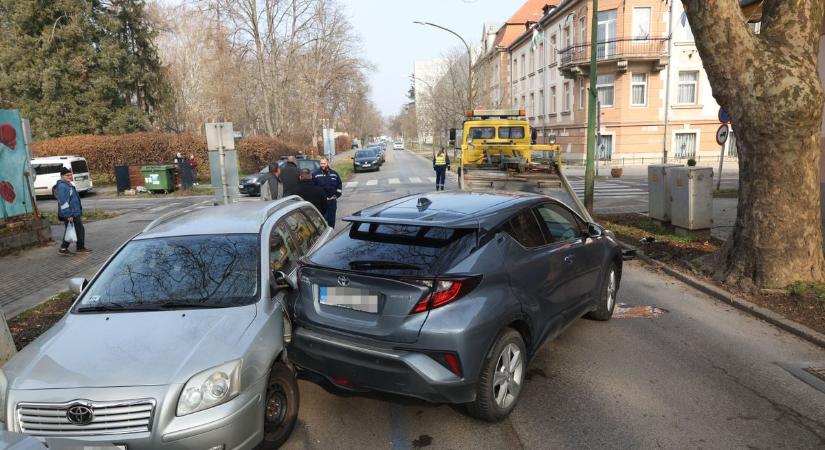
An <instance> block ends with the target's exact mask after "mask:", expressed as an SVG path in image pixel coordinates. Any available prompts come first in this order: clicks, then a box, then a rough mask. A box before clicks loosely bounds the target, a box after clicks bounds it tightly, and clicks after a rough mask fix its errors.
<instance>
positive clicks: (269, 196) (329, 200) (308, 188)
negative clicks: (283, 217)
mask: <svg viewBox="0 0 825 450" xmlns="http://www.w3.org/2000/svg"><path fill="white" fill-rule="evenodd" d="M320 166H321V167H320V168H319V169H316V170H314V171H310V170H309V169H303V170H302V169H299V168H298V164H297V162H296V161H295V157H293V156H290V157H289V158H287V160H286V162H285V163H284V165H283V166H281V165H279V164H278V163H277V162H276V163H273V164H270V165H269V173H267V174H266V176H265V177H263V178H262V179H261V199H262V200H276V199H279V198H283V197H286V196H289V195H297V196H299V197H301V198H302V199H304V200H306V201H308V202H310V203H312V205H313V206H315V207H316V208H317V209H318V211H320V212H321V214H323V215H324V219H326V221H327V224H329V226H330V227H335V214H336V212H337V210H338V198H339V197H341V194H342V193H343V185H342V183H341V176H340V175H338V172H336V171H335V170H333V169H332V168H331V167H330V166H329V160H328V159H327V158H321V161H320Z"/></svg>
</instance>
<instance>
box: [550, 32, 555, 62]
mask: <svg viewBox="0 0 825 450" xmlns="http://www.w3.org/2000/svg"><path fill="white" fill-rule="evenodd" d="M555 62H556V35H555V34H554V35H552V36H550V64H555Z"/></svg>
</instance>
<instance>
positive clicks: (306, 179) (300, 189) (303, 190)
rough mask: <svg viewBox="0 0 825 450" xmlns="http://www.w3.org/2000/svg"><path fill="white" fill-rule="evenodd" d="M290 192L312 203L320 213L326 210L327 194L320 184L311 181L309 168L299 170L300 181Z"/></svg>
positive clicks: (322, 213)
mask: <svg viewBox="0 0 825 450" xmlns="http://www.w3.org/2000/svg"><path fill="white" fill-rule="evenodd" d="M292 193H293V194H294V195H297V196H299V197H301V198H302V199H304V200H306V201H308V202H310V203H312V205H313V206H315V208H316V209H318V211H319V212H320V213H321V215H324V214H325V213H326V212H327V195H326V193H325V192H324V189H323V188H322V187H321V186H316V185H315V183H313V182H312V172H310V170H309V169H304V170H302V171H301V182H300V183H298V186H296V187H295V189H294V190H293V191H292ZM324 217H326V216H324Z"/></svg>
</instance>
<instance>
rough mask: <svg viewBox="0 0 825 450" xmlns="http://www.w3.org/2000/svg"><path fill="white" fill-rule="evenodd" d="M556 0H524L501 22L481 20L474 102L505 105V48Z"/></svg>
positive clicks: (507, 100)
mask: <svg viewBox="0 0 825 450" xmlns="http://www.w3.org/2000/svg"><path fill="white" fill-rule="evenodd" d="M557 3H558V2H557V1H548V0H527V1H526V2H524V4H522V5H521V7H520V8H519V9H518V10H517V11H516V12H515V13H513V15H512V16H511V17H510V18H509V19H508V20H507V21H506V22H505V23H503V24H498V25H497V26H496V25H491V24H485V26H484V31H483V33H482V37H481V44H482V45H481V55H480V56H479V57H478V59H477V60H476V61H475V62H474V64H473V74H474V76H473V78H474V82H475V86H476V88H475V95H474V97H475V99H474V100H475V104H476V105H478V106H480V107H484V108H509V107H512V106H513V105H512V104H511V103H510V86H511V83H510V70H511V67H510V57H509V50H508V48H509V47H510V45H512V43H513V42H514V41H515V40H516V39H518V38H519V37H520V36H521V35H522V34H524V32H525V30H527V27H528V26H529V24H531V23H536V22H538V21H539V20H540V19H541V18H542V17H543V16H544V15H545V14H546V12H547V11H548V10H549V9H550V8H551V7H554V6H555V5H556V4H557Z"/></svg>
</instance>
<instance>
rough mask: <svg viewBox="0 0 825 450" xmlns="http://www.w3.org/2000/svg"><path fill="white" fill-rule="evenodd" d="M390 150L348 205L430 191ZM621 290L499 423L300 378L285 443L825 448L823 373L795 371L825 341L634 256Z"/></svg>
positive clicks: (537, 369) (823, 360) (559, 350)
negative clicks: (609, 315)
mask: <svg viewBox="0 0 825 450" xmlns="http://www.w3.org/2000/svg"><path fill="white" fill-rule="evenodd" d="M388 154H389V158H390V159H389V161H388V162H387V164H385V166H384V167H383V168H382V169H381V171H380V172H374V173H364V174H358V175H355V177H354V178H353V180H352V183H353V184H350V187H348V188H347V187H345V189H344V197H343V199H342V200H341V204H340V206H339V211H341V212H342V215H343V214H347V213H351V212H353V211H356V210H358V209H360V208H362V207H365V206H369V205H372V204H375V203H378V202H381V201H386V200H389V199H392V198H395V197H398V196H401V195H405V194H408V193H418V192H427V191H430V190H432V189H433V188H434V183H428V182H425V181H428V177H431V176H434V174H433V172H432V168H431V165H430V164H429V162H427V161H426V160H425V159H424V158H422V157H419V156H416V155H413V154H411V153H410V152H407V151H388ZM410 178H413V179H417V180H420V181H421V182H420V183H417V182H415V181H416V180H413V181H409V179H410ZM404 180H407V181H406V182H405V181H404ZM356 183H357V184H356ZM451 187H452V188H454V187H455V179H450V180H448V189H450V188H451ZM341 227H342V225H341V224H340V223H339V225H338V227H336V228H341ZM618 300H619V302H620V303H621V304H622V305H624V306H625V308H626V309H621V308H620V309H619V310H618V313H622V315H624V316H625V317H623V318H620V317H616V318H614V319H613V320H611V321H609V322H606V323H604V322H593V321H588V320H579V321H577V322H575V323H574V324H573V325H572V326H571V327H570V328H569V329H568V330H567V331H566V332H565V333H564V334H563V335H562V336H561V337H560V338H559V339H557V340H556V341H554V342H550V343H547V344H545V345H544V347H543V348H542V349H541V351H539V353H538V355H537V356H536V358H535V359H534V360H533V361H532V362H531V364H530V366H529V375H528V378H529V379H528V381H527V384H526V387H525V390H524V392H523V397H522V399H521V401H520V403H519V404H518V406H517V407H516V409H515V411H514V412H513V414H512V415H511V417H510V418H509V419H507V420H505V421H503V422H501V423H497V424H489V423H482V422H479V421H476V420H474V419H471V418H469V417H467V416H466V415H464V414H463V413H462V412H461V411H460V408H457V407H452V406H448V405H433V404H428V403H425V402H421V401H417V400H411V399H406V398H403V397H396V396H389V395H382V394H375V395H367V396H350V395H339V394H335V393H330V392H328V391H327V390H325V389H323V388H322V387H320V386H318V385H316V384H313V383H311V382H308V381H301V382H300V388H301V410H300V415H299V420H300V421H299V423H298V425H297V427H296V430H295V433H294V434H293V436H292V437H291V439H290V440H289V442H288V443H287V445H286V446H285V448H288V449H307V448H309V449H314V448H318V449H326V448H353V449H355V448H359V449H363V448H392V449H405V448H419V447H431V448H454V449H465V448H472V449H484V448H489V449H509V448H531V449H533V448H536V449H537V448H634V449H636V448H662V447H663V448H823V447H825V381H818V382H812V383H813V384H808V383H806V382H804V381H802V380H801V379H800V378H798V377H797V376H795V375H793V374H792V372H798V371H799V369H800V368H803V367H825V350H823V349H821V348H818V347H815V346H813V345H811V344H808V343H806V342H803V341H801V340H799V339H797V338H796V337H793V336H791V335H789V334H787V333H785V332H783V331H780V330H779V329H777V328H774V327H773V326H771V325H768V324H765V323H763V322H760V321H758V320H755V319H753V318H751V317H750V316H747V315H745V314H743V313H741V312H739V311H737V310H734V309H732V308H731V307H729V306H726V305H723V304H720V303H718V302H716V301H714V300H712V299H710V298H708V297H706V296H704V295H702V294H700V293H698V292H696V291H694V290H692V289H690V288H688V287H686V286H684V285H682V284H680V283H678V282H676V281H674V280H672V279H670V278H668V277H666V276H663V275H661V274H658V273H655V272H652V271H650V270H648V269H646V268H645V267H644V266H642V265H641V264H640V263H636V262H631V263H629V264H627V265H626V267H625V273H624V280H623V283H622V287H621V289H620V291H619V297H618ZM636 307H638V308H636ZM634 308H635V309H634ZM634 315H636V316H641V317H633V316H634Z"/></svg>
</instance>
